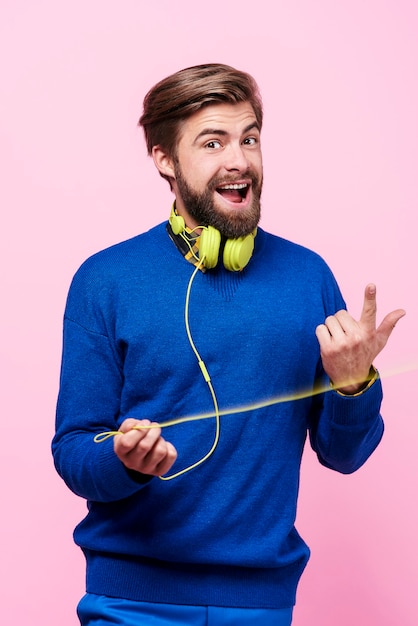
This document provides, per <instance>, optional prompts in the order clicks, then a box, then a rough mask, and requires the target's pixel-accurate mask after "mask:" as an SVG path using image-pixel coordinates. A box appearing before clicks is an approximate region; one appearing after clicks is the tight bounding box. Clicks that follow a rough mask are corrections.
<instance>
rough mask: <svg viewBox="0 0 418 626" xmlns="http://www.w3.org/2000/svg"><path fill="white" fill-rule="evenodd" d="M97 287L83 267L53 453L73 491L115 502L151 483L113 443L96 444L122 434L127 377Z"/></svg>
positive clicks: (67, 332) (68, 323) (68, 316)
mask: <svg viewBox="0 0 418 626" xmlns="http://www.w3.org/2000/svg"><path fill="white" fill-rule="evenodd" d="M95 280H96V282H98V281H97V279H96V278H95ZM93 283H94V281H93V280H92V279H91V274H89V273H88V272H86V271H85V269H84V268H82V270H81V271H79V272H78V274H76V276H75V278H74V280H73V283H72V286H71V288H70V292H69V296H68V300H67V307H66V313H65V316H64V333H63V352H62V363H61V376H60V390H59V395H58V402H57V411H56V433H55V436H54V439H53V441H52V453H53V457H54V463H55V467H56V469H57V471H58V473H59V474H60V476H61V477H62V478H63V480H64V481H65V482H66V484H67V485H68V487H69V488H70V489H71V490H72V491H73V492H75V493H76V494H77V495H79V496H81V497H84V498H86V499H88V500H93V501H97V502H110V501H116V500H119V499H122V498H126V497H128V496H130V495H132V494H133V493H135V492H137V491H138V490H139V489H141V488H142V486H143V485H144V484H146V483H147V482H148V481H149V480H150V478H149V477H146V476H142V475H141V474H138V475H136V473H133V472H129V471H128V470H127V469H126V468H125V466H124V465H123V463H122V462H121V461H120V460H119V459H118V457H117V456H116V454H115V453H114V450H113V438H109V439H108V440H106V441H104V442H101V443H100V444H98V443H95V442H94V436H95V435H96V434H98V433H100V432H104V431H108V430H117V429H118V426H119V422H118V418H119V413H120V400H121V393H122V388H123V381H124V377H123V355H122V354H120V353H119V352H118V350H117V348H116V346H115V342H114V341H112V340H111V339H110V338H109V332H108V330H107V326H106V324H108V323H109V322H108V321H105V317H106V316H104V315H103V313H102V311H103V308H104V307H103V302H100V299H102V300H103V293H105V290H104V289H103V287H102V285H100V284H99V285H95V284H93ZM98 294H99V296H98Z"/></svg>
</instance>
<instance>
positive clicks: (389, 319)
mask: <svg viewBox="0 0 418 626" xmlns="http://www.w3.org/2000/svg"><path fill="white" fill-rule="evenodd" d="M404 315H406V311H404V310H403V309H396V311H392V312H391V313H388V314H387V315H386V317H385V318H384V319H383V320H382V322H381V324H380V325H379V328H378V329H377V335H378V337H379V343H380V345H381V346H382V348H383V346H384V345H385V343H386V342H387V340H388V339H389V337H390V335H391V333H392V331H393V329H394V328H395V326H396V324H397V323H398V322H399V320H400V319H402V317H404Z"/></svg>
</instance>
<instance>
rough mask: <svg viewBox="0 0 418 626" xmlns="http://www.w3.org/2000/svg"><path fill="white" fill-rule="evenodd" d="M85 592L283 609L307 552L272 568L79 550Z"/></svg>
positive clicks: (293, 593) (157, 600) (291, 596)
mask: <svg viewBox="0 0 418 626" xmlns="http://www.w3.org/2000/svg"><path fill="white" fill-rule="evenodd" d="M84 554H85V557H86V559H87V589H86V590H87V592H88V593H95V594H98V595H106V596H110V597H117V598H124V599H127V600H134V601H139V602H155V603H164V604H178V605H192V606H219V607H235V608H271V609H286V608H291V607H293V606H294V604H295V601H296V589H297V585H298V582H299V579H300V577H301V575H302V572H303V570H304V569H305V566H306V563H307V561H308V558H309V555H308V554H307V555H304V556H303V557H302V558H300V559H299V560H298V561H296V562H294V563H292V564H291V565H286V566H282V567H275V568H260V567H256V568H251V567H235V566H228V565H212V564H206V565H202V564H193V563H181V564H179V563H170V562H163V561H157V560H154V559H144V558H141V559H139V558H135V559H134V558H133V557H128V556H127V557H121V556H120V555H113V554H105V553H97V552H93V551H90V550H84Z"/></svg>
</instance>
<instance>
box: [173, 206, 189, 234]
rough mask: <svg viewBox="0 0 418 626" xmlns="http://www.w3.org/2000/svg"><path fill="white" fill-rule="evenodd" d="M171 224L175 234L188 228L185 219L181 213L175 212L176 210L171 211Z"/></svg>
mask: <svg viewBox="0 0 418 626" xmlns="http://www.w3.org/2000/svg"><path fill="white" fill-rule="evenodd" d="M170 226H171V228H172V230H173V233H174V234H175V235H180V233H182V232H184V230H185V228H186V224H185V222H184V219H183V218H182V216H181V215H177V214H176V213H175V212H174V210H173V211H172V212H171V215H170Z"/></svg>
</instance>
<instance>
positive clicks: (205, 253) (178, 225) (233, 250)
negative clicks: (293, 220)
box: [169, 207, 257, 272]
mask: <svg viewBox="0 0 418 626" xmlns="http://www.w3.org/2000/svg"><path fill="white" fill-rule="evenodd" d="M169 222H170V226H171V228H172V230H173V233H174V234H175V235H180V236H183V233H184V231H185V230H186V224H185V222H184V219H183V217H182V216H181V215H177V213H176V211H175V209H174V207H173V208H172V209H171V214H170V219H169ZM198 228H201V229H202V232H201V234H200V239H199V257H200V259H202V263H203V265H204V266H205V267H206V268H207V269H212V268H213V267H216V265H217V263H218V260H219V248H220V246H221V233H220V232H219V230H217V229H216V228H214V227H213V226H199V227H198ZM256 233H257V229H256V228H255V229H254V230H253V232H252V233H250V234H249V235H244V236H243V237H238V238H237V239H227V240H226V242H225V246H224V251H223V257H222V260H223V264H224V266H225V268H226V269H227V270H229V271H231V272H239V271H240V270H242V269H243V268H244V267H245V266H246V265H247V264H248V263H249V261H250V259H251V256H252V254H253V250H254V238H255V236H256Z"/></svg>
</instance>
